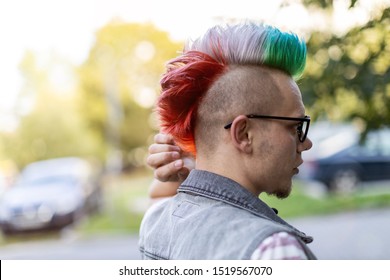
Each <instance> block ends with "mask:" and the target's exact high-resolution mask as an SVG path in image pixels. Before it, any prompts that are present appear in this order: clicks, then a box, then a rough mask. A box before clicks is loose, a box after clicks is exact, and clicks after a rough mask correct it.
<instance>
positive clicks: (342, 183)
mask: <svg viewBox="0 0 390 280" xmlns="http://www.w3.org/2000/svg"><path fill="white" fill-rule="evenodd" d="M359 182H360V179H359V176H358V174H357V172H356V171H355V170H353V169H344V170H339V171H337V172H336V173H335V174H334V175H333V178H332V180H331V182H330V185H329V187H330V191H331V192H334V193H337V194H350V193H352V192H353V191H355V190H356V187H357V186H358V184H359Z"/></svg>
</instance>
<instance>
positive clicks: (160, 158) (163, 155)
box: [146, 152, 180, 168]
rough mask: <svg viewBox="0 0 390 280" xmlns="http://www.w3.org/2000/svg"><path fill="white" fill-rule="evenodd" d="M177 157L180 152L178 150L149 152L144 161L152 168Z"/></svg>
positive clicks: (165, 163)
mask: <svg viewBox="0 0 390 280" xmlns="http://www.w3.org/2000/svg"><path fill="white" fill-rule="evenodd" d="M179 158H180V153H178V152H160V153H155V154H149V156H148V157H147V158H146V163H147V164H148V165H149V166H150V167H152V168H159V167H161V166H163V165H167V164H169V163H171V162H173V161H175V160H177V159H179Z"/></svg>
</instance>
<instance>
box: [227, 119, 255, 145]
mask: <svg viewBox="0 0 390 280" xmlns="http://www.w3.org/2000/svg"><path fill="white" fill-rule="evenodd" d="M249 128H250V126H249V119H248V117H246V116H244V115H240V116H238V117H236V118H235V119H234V121H233V122H232V126H231V127H230V137H231V139H232V143H233V145H234V146H235V147H236V148H237V149H239V150H240V151H242V152H244V153H251V152H252V136H251V133H249Z"/></svg>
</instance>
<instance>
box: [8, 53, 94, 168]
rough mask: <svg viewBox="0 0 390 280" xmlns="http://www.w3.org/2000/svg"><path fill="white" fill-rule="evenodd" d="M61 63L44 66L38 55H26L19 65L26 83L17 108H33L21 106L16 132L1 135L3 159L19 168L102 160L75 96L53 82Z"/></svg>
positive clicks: (54, 58)
mask: <svg viewBox="0 0 390 280" xmlns="http://www.w3.org/2000/svg"><path fill="white" fill-rule="evenodd" d="M61 63H63V62H60V61H59V59H58V58H56V57H51V59H49V61H48V62H47V63H46V65H44V66H41V65H40V64H42V63H40V62H39V61H38V58H37V56H36V55H35V54H34V53H32V52H27V53H26V54H25V57H24V59H23V60H22V62H21V64H20V68H21V70H22V72H23V74H24V77H25V83H24V88H23V90H22V92H21V94H20V96H19V103H18V105H19V106H20V105H21V104H25V103H26V102H27V103H28V104H30V106H29V108H27V109H26V108H25V109H23V110H22V108H20V107H19V108H20V110H19V111H20V119H19V125H18V127H17V128H16V130H15V131H12V132H2V133H1V135H0V144H1V146H2V154H1V157H2V158H3V159H11V160H12V161H13V162H14V163H15V164H16V166H17V167H18V168H19V169H20V168H23V167H24V166H25V165H26V164H28V163H30V162H33V161H37V160H44V159H49V158H54V157H62V156H86V157H99V153H100V152H99V147H97V145H96V143H95V141H94V139H93V138H92V137H91V135H90V134H88V133H87V131H86V130H85V125H84V123H83V122H82V120H81V118H80V116H79V115H78V114H77V112H76V110H75V94H74V93H72V92H60V91H57V90H56V89H55V87H54V85H53V81H51V80H50V75H49V73H50V71H51V70H52V67H57V66H58V65H61ZM66 67H71V66H69V65H66Z"/></svg>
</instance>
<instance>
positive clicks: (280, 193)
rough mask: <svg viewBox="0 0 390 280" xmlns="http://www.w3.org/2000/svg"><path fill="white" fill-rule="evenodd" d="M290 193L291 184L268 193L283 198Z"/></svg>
mask: <svg viewBox="0 0 390 280" xmlns="http://www.w3.org/2000/svg"><path fill="white" fill-rule="evenodd" d="M290 194H291V186H289V187H288V188H281V189H279V190H275V191H274V192H272V193H269V195H272V196H276V197H277V198H279V199H285V198H287V197H289V196H290Z"/></svg>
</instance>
